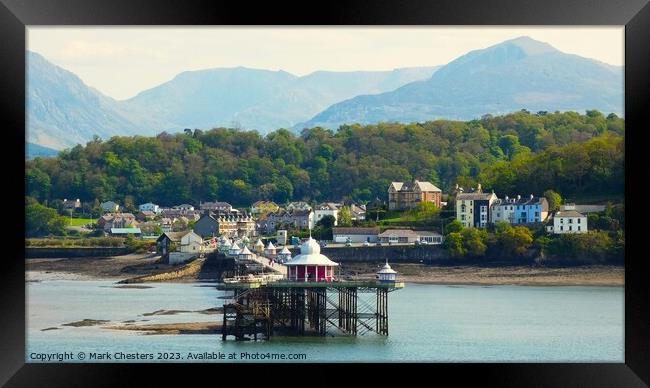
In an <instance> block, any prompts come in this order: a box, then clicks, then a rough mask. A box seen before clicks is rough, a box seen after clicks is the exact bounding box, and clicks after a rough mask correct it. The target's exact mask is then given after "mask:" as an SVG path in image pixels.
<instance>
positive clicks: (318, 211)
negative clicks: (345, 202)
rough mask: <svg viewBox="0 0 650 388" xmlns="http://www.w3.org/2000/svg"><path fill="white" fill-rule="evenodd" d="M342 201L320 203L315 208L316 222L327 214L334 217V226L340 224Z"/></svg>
mask: <svg viewBox="0 0 650 388" xmlns="http://www.w3.org/2000/svg"><path fill="white" fill-rule="evenodd" d="M341 206H342V205H341V204H340V203H333V202H326V203H321V204H320V205H318V206H316V207H315V208H314V222H315V223H318V221H320V220H322V219H323V217H325V216H332V217H334V226H336V225H338V221H339V209H340V208H341Z"/></svg>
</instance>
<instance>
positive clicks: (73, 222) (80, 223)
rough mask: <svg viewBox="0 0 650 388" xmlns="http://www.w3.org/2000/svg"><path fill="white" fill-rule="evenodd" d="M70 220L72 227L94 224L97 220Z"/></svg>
mask: <svg viewBox="0 0 650 388" xmlns="http://www.w3.org/2000/svg"><path fill="white" fill-rule="evenodd" d="M69 220H70V226H83V225H86V224H94V223H95V222H96V221H97V220H95V219H94V218H72V219H69Z"/></svg>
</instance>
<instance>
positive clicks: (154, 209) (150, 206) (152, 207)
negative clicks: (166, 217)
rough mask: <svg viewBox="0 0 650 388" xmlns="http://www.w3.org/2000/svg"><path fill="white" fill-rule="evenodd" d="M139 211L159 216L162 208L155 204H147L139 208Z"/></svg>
mask: <svg viewBox="0 0 650 388" xmlns="http://www.w3.org/2000/svg"><path fill="white" fill-rule="evenodd" d="M138 210H140V211H141V212H144V211H149V212H154V213H156V214H158V213H160V206H158V205H156V204H155V203H151V202H147V203H143V204H142V205H140V206H138Z"/></svg>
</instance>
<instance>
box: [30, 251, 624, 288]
mask: <svg viewBox="0 0 650 388" xmlns="http://www.w3.org/2000/svg"><path fill="white" fill-rule="evenodd" d="M159 258H160V256H157V255H152V254H130V255H124V256H115V257H110V258H70V259H28V260H26V271H27V276H26V278H27V281H40V280H45V279H50V280H52V279H66V280H83V279H87V280H88V279H115V280H122V279H127V278H132V277H135V276H140V275H149V274H157V273H161V272H165V271H169V270H170V269H173V268H174V267H171V266H169V265H167V264H160V263H157V261H158V259H159ZM381 266H382V264H380V263H342V266H341V268H342V275H343V276H344V277H345V278H350V279H354V280H371V279H374V278H375V272H376V271H377V270H378V269H379V268H380V267H381ZM392 267H393V269H394V270H396V271H397V272H398V279H399V280H401V281H403V282H407V283H426V284H479V285H507V284H511V285H531V286H623V285H624V284H625V269H624V268H623V267H617V266H580V267H562V268H551V267H533V266H501V267H495V266H492V267H488V266H486V267H479V266H431V265H424V264H392ZM194 280H196V279H192V278H185V279H175V280H173V281H176V282H188V281H190V282H191V281H194Z"/></svg>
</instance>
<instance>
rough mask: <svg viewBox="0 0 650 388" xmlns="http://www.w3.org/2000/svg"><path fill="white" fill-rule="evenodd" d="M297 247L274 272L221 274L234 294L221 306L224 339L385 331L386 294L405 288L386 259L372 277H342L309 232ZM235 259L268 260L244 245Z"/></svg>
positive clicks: (381, 332) (263, 261)
mask: <svg viewBox="0 0 650 388" xmlns="http://www.w3.org/2000/svg"><path fill="white" fill-rule="evenodd" d="M300 251H301V254H300V255H298V256H296V257H295V258H292V259H289V260H288V261H286V263H285V264H284V265H280V264H274V266H273V269H274V270H275V271H277V272H279V273H277V272H276V273H274V274H261V275H253V274H249V275H247V276H236V277H232V278H228V279H224V284H223V286H222V287H223V289H225V290H228V291H232V293H233V296H232V299H231V301H230V302H229V303H227V304H224V306H223V324H222V339H223V340H226V339H228V337H229V336H232V337H234V338H235V339H236V340H249V339H253V340H257V339H258V337H264V338H267V339H268V338H270V337H272V336H274V335H277V334H279V335H299V336H306V335H315V336H327V335H351V336H357V335H364V334H366V333H376V334H379V335H388V294H389V293H390V292H392V291H395V290H399V289H401V288H403V287H404V283H401V282H397V281H396V272H395V271H393V270H392V269H391V268H390V266H389V265H388V262H387V263H386V265H385V266H384V267H383V268H382V269H381V270H380V271H379V272H377V280H376V281H343V280H340V279H336V278H335V275H334V273H335V271H334V269H335V268H336V267H337V266H338V263H335V262H333V261H332V260H330V259H329V258H327V257H326V256H324V255H322V254H321V253H320V246H319V244H318V243H317V242H316V241H315V240H313V239H312V238H311V237H310V238H309V240H307V241H306V242H305V243H304V244H302V245H301V248H300ZM237 260H239V261H247V260H252V261H254V262H258V263H260V264H262V265H266V263H265V260H267V259H265V258H258V257H257V256H256V255H254V254H252V253H251V252H250V251H249V250H248V248H246V247H244V249H241V251H240V253H239V255H238V256H237ZM276 266H277V267H276ZM267 267H268V266H267Z"/></svg>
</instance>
